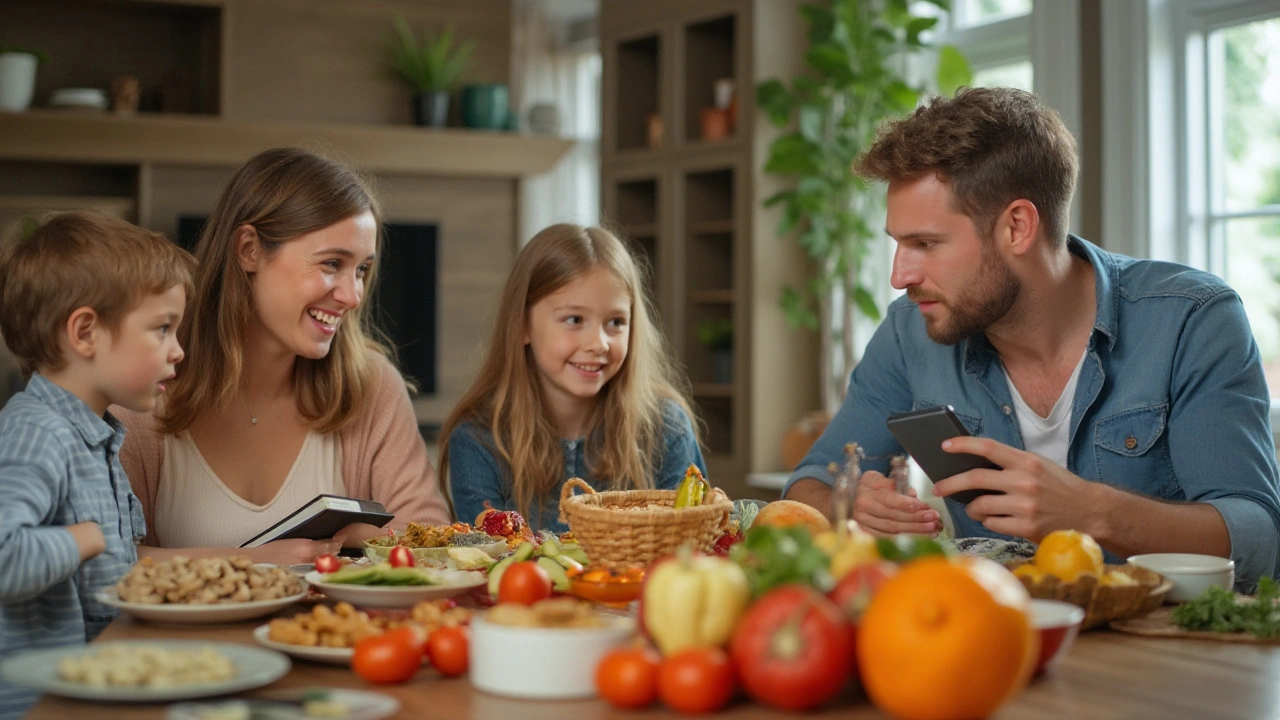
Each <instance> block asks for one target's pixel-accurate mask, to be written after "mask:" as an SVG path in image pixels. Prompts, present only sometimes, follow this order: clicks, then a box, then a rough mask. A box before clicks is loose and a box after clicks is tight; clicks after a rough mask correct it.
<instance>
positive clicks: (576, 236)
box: [439, 224, 696, 524]
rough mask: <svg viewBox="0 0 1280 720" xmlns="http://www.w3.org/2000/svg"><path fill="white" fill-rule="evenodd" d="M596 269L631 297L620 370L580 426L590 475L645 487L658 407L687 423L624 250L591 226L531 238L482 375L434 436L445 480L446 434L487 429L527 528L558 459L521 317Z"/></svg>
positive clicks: (679, 381) (554, 476)
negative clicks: (677, 411)
mask: <svg viewBox="0 0 1280 720" xmlns="http://www.w3.org/2000/svg"><path fill="white" fill-rule="evenodd" d="M595 268H604V269H606V270H608V271H609V272H611V273H612V274H613V275H614V276H615V277H617V278H618V280H619V281H620V282H621V283H622V284H623V286H624V287H625V288H626V290H627V293H628V294H629V295H630V296H631V324H630V332H631V336H630V344H629V350H628V351H627V357H626V359H625V360H624V361H623V363H622V367H621V368H619V370H618V374H617V375H615V376H614V377H613V379H612V380H610V381H609V382H608V383H607V384H606V385H605V386H604V388H603V389H602V390H601V391H600V393H599V394H598V395H597V396H596V397H597V400H598V402H597V403H596V406H595V409H594V410H593V411H592V413H591V416H590V418H589V420H588V425H587V429H586V438H587V440H586V448H587V465H588V467H589V469H590V470H591V474H592V475H594V476H595V477H596V478H600V479H603V480H606V481H607V482H609V483H610V484H611V487H613V488H616V489H629V488H652V487H653V485H654V483H653V474H654V472H655V468H654V459H655V456H656V454H657V451H658V450H659V449H660V447H661V445H662V442H663V437H662V432H663V406H664V404H665V403H667V402H673V403H675V404H676V405H677V406H679V407H680V408H681V409H682V410H684V412H685V413H686V414H687V415H688V417H689V418H690V419H691V420H692V419H693V418H694V414H693V412H692V410H691V409H690V407H689V403H688V401H687V400H686V399H685V394H684V392H683V390H685V389H686V385H687V381H686V380H685V379H684V377H683V374H682V373H681V372H680V371H679V369H678V368H677V367H676V366H675V365H674V364H673V363H672V362H671V360H670V359H669V358H670V355H669V354H668V352H667V350H666V341H665V339H664V337H663V335H662V333H661V332H660V331H659V330H658V328H657V327H656V326H655V325H654V322H653V318H654V312H653V308H652V306H651V304H650V300H649V298H648V297H647V295H646V293H645V283H644V281H643V276H642V273H641V271H640V269H639V267H637V264H636V261H635V259H634V258H633V257H632V256H631V253H630V252H629V251H628V250H627V248H626V246H624V245H623V244H622V242H621V241H620V240H618V238H617V237H615V236H614V235H613V234H611V233H610V232H608V231H607V230H603V229H601V228H598V227H581V226H578V225H568V224H562V225H552V226H551V227H549V228H547V229H545V230H543V231H542V232H539V233H538V234H537V235H535V236H534V237H533V239H532V240H530V241H529V244H528V245H526V246H525V247H524V249H523V250H522V251H521V253H520V255H519V257H517V258H516V262H515V266H514V267H513V268H512V269H511V274H510V275H509V276H508V278H507V283H506V286H505V287H504V288H503V291H502V301H501V304H500V305H499V307H498V317H497V320H496V322H495V323H494V328H493V336H492V339H491V341H490V343H489V350H488V354H487V356H486V358H485V361H484V364H483V365H482V366H481V368H480V373H479V374H478V375H477V376H476V379H475V382H473V383H472V385H471V388H470V389H469V390H467V392H466V394H465V395H463V396H462V400H461V401H459V403H458V405H457V407H456V408H454V410H453V412H452V413H451V414H450V415H449V419H448V420H447V421H446V422H445V424H444V427H443V428H442V429H441V433H440V475H439V476H440V477H442V478H444V477H447V473H448V469H449V436H450V435H451V434H452V433H453V431H454V430H456V429H457V428H458V426H459V425H461V424H462V423H464V422H470V423H472V424H473V425H476V426H478V427H480V428H483V429H486V430H488V431H489V432H490V433H491V434H492V437H493V443H494V447H493V448H492V450H493V452H494V453H495V454H496V456H497V458H498V459H499V460H501V464H502V465H504V466H505V472H506V473H507V478H506V480H507V482H508V483H509V485H510V487H511V490H512V495H513V497H514V498H515V501H516V507H517V509H518V510H519V511H520V512H521V513H522V514H524V515H525V517H529V518H530V520H531V521H534V522H541V523H544V524H545V523H546V522H548V519H547V518H532V517H530V515H529V513H530V510H531V509H532V508H535V507H538V508H540V507H541V504H542V502H543V501H544V500H545V499H547V498H549V497H550V496H551V494H552V493H556V494H558V493H559V490H560V481H561V476H562V475H563V473H564V452H563V449H562V446H561V444H560V438H559V437H557V434H556V431H555V427H554V425H553V424H552V422H551V420H550V418H549V417H548V416H547V412H546V411H545V409H544V406H543V398H542V391H541V386H540V385H539V382H538V379H537V372H536V370H535V365H534V359H533V354H532V351H531V350H530V349H529V347H528V346H527V345H526V344H525V343H524V337H525V330H526V328H527V325H528V318H529V309H530V308H531V307H533V305H534V304H536V303H537V302H538V301H539V300H541V299H543V298H545V297H547V296H548V295H552V294H555V293H556V292H557V291H559V290H560V289H561V288H563V287H564V286H565V285H567V284H568V283H570V282H571V281H573V280H575V279H577V278H579V277H581V276H582V275H583V274H585V273H586V272H588V271H590V270H592V269H595ZM695 427H696V424H695ZM494 500H497V498H494ZM461 519H462V520H464V521H468V522H470V520H471V518H461Z"/></svg>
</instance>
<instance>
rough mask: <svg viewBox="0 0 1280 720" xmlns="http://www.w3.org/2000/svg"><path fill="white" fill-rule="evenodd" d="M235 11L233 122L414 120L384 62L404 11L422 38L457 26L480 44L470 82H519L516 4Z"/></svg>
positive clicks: (435, 1) (344, 4) (252, 2)
mask: <svg viewBox="0 0 1280 720" xmlns="http://www.w3.org/2000/svg"><path fill="white" fill-rule="evenodd" d="M226 12H227V13H228V15H227V22H228V27H227V38H228V39H227V44H226V47H225V52H226V53H227V59H226V63H225V65H224V67H225V68H226V77H227V87H226V91H225V104H226V107H225V108H224V109H223V115H224V117H228V118H234V119H238V120H251V119H252V120H304V121H308V122H314V121H333V122H352V123H373V124H379V123H409V122H410V121H411V116H410V111H409V102H410V101H409V98H410V92H409V91H408V90H407V89H406V88H404V87H403V86H402V85H400V84H399V83H397V82H394V81H391V80H389V79H387V77H386V75H385V74H384V71H383V70H382V69H381V67H380V65H379V62H380V58H381V57H382V44H383V42H384V41H385V39H386V37H387V36H388V35H389V34H390V32H391V29H392V25H391V20H392V17H394V16H395V15H396V14H397V13H399V14H402V15H404V17H405V19H407V20H408V21H409V23H410V24H411V25H412V26H413V27H414V29H415V31H417V32H418V33H419V34H421V33H422V32H423V30H424V29H427V28H430V29H431V30H432V32H435V31H437V30H438V29H439V28H442V27H444V25H445V24H446V23H448V22H453V23H454V24H455V25H456V28H457V31H456V32H457V36H459V37H466V38H474V39H475V40H476V42H477V47H476V51H475V54H474V55H473V63H474V64H473V69H472V72H471V73H470V74H469V75H468V76H467V78H466V79H465V82H470V81H486V82H501V83H505V82H507V81H508V79H509V77H510V72H511V71H510V62H511V61H510V58H511V4H510V2H509V0H432V2H421V0H369V1H360V2H357V1H353V0H227V4H226ZM451 104H452V105H453V106H455V107H454V113H455V114H456V110H457V108H456V106H457V104H458V99H457V94H456V93H455V97H454V101H453V103H451Z"/></svg>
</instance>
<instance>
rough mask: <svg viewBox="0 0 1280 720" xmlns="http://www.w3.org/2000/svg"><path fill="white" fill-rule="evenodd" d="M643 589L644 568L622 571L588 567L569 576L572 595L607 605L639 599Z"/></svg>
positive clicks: (621, 603)
mask: <svg viewBox="0 0 1280 720" xmlns="http://www.w3.org/2000/svg"><path fill="white" fill-rule="evenodd" d="M643 590H644V569H643V568H629V569H627V570H624V571H622V572H620V573H614V572H611V571H610V570H607V569H605V568H587V569H586V570H584V571H583V572H582V573H579V574H576V575H573V576H571V577H570V578H569V594H570V595H573V596H574V597H576V598H578V599H580V600H588V601H591V602H598V603H604V604H606V605H626V604H627V603H630V602H631V601H633V600H639V599H640V594H641V593H642V592H643Z"/></svg>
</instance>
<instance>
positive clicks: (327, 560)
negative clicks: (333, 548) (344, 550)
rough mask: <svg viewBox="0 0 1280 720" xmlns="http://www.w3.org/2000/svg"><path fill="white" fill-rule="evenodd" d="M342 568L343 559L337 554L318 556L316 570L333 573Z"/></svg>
mask: <svg viewBox="0 0 1280 720" xmlns="http://www.w3.org/2000/svg"><path fill="white" fill-rule="evenodd" d="M341 569H342V561H341V560H339V559H338V556H337V555H321V556H320V557H318V558H316V572H318V573H331V572H338V571H339V570H341Z"/></svg>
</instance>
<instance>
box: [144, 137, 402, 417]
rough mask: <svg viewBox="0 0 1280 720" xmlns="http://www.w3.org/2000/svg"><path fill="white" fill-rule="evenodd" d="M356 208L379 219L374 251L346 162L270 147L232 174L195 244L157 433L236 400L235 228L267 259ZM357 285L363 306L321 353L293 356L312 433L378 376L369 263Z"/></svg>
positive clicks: (245, 295) (369, 196)
mask: <svg viewBox="0 0 1280 720" xmlns="http://www.w3.org/2000/svg"><path fill="white" fill-rule="evenodd" d="M364 212H370V213H372V214H373V217H374V220H375V221H376V222H377V224H378V233H377V238H376V240H375V246H374V247H375V252H380V251H381V248H382V213H381V210H380V208H379V207H378V203H377V200H376V199H375V198H374V196H373V192H372V191H371V190H370V187H369V185H368V183H366V182H365V181H364V179H362V178H361V177H360V176H359V175H358V174H356V172H355V171H353V170H352V169H351V168H349V167H347V166H346V165H343V164H342V163H340V162H337V161H336V160H332V159H329V158H326V157H322V156H320V155H317V154H315V153H312V152H310V151H307V150H302V149H298V148H277V149H274V150H267V151H265V152H262V153H259V154H258V155H256V156H254V157H253V158H252V159H250V160H249V161H248V162H247V163H245V164H244V166H242V167H241V168H240V169H239V170H237V171H236V174H235V175H234V176H233V177H232V178H231V181H230V182H228V183H227V186H226V188H225V189H224V190H223V191H222V197H220V198H219V199H218V204H217V206H216V207H215V208H214V210H213V214H212V215H210V216H209V220H208V221H207V222H206V223H205V226H204V230H203V231H202V232H201V233H200V240H199V243H198V245H197V246H196V274H195V292H194V294H193V295H192V298H191V300H190V302H188V303H187V317H186V318H185V320H184V322H183V323H182V324H181V325H180V326H179V327H178V339H179V342H180V343H181V345H182V347H183V349H184V350H186V360H185V361H184V362H183V363H182V364H181V365H179V366H178V370H177V377H176V378H174V380H173V382H172V383H171V384H170V390H169V394H168V399H167V401H166V403H165V405H164V408H163V410H161V412H160V415H159V419H160V429H161V431H162V432H166V433H176V432H181V431H183V430H186V429H187V428H189V427H191V425H192V424H193V423H194V422H195V421H196V419H197V418H199V417H200V416H201V415H202V414H206V413H209V412H211V411H215V410H220V409H222V408H225V407H227V406H228V405H229V404H230V403H232V402H234V401H235V397H236V393H237V392H238V388H239V385H240V381H241V373H242V372H243V370H244V351H245V345H244V338H245V335H244V333H245V326H246V324H247V323H248V320H249V317H250V316H251V315H252V313H253V299H252V296H251V293H250V284H249V274H248V273H246V272H245V271H244V269H243V268H242V267H241V266H240V263H239V262H238V261H237V259H236V234H237V230H238V229H239V228H240V227H242V226H244V225H250V226H252V227H253V228H254V229H255V230H256V231H257V233H258V240H259V243H260V245H261V248H262V251H263V252H264V253H265V254H266V256H267V257H268V258H270V257H271V256H273V255H275V254H276V253H278V252H279V251H280V248H281V246H282V245H283V244H284V243H287V242H289V241H291V240H294V239H296V238H298V237H299V236H301V235H305V234H307V233H309V232H314V231H316V230H322V229H324V228H327V227H329V226H330V225H333V224H334V223H337V222H340V221H342V220H346V219H347V218H350V217H354V216H356V215H359V214H361V213H364ZM364 283H365V299H366V302H362V303H360V305H359V306H357V307H356V308H355V309H353V310H351V311H349V312H348V313H347V314H346V316H345V317H344V318H343V321H342V324H341V325H340V326H339V327H338V331H337V333H336V334H335V335H334V338H333V344H332V346H331V347H330V350H329V353H328V354H327V355H325V356H324V357H323V358H320V359H318V360H313V359H310V358H304V357H298V358H296V359H295V360H294V377H293V381H294V394H295V396H296V397H297V403H298V412H299V413H301V415H302V417H303V418H305V419H306V421H307V424H308V427H310V428H311V429H313V430H315V431H317V432H320V433H328V432H333V431H335V430H337V429H339V428H341V427H342V426H343V425H345V424H346V423H348V422H350V421H351V420H352V419H353V418H354V417H355V415H356V413H358V412H359V411H360V409H361V408H362V407H363V404H364V402H365V401H366V399H367V398H368V396H369V395H370V393H371V392H372V391H373V390H374V388H375V385H376V383H377V381H378V373H379V369H378V361H379V360H380V359H381V358H382V357H387V356H388V350H387V348H386V345H385V344H384V343H382V342H380V341H379V339H380V338H381V334H380V333H379V332H378V331H377V330H376V329H374V328H372V326H371V325H370V322H369V313H367V312H366V311H365V309H366V307H367V306H368V302H367V300H368V299H369V298H371V297H372V296H373V292H374V288H375V287H376V283H377V269H376V267H374V268H370V269H369V272H368V274H366V275H365V279H364Z"/></svg>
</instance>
